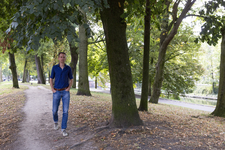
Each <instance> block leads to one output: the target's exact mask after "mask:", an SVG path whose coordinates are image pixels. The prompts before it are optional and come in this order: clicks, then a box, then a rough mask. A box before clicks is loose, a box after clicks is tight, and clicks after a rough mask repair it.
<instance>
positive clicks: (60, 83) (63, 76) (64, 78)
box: [50, 52, 73, 136]
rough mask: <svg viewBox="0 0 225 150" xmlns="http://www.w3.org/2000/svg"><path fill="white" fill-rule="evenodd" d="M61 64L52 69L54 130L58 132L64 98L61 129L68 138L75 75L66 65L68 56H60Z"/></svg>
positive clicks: (63, 54) (62, 53)
mask: <svg viewBox="0 0 225 150" xmlns="http://www.w3.org/2000/svg"><path fill="white" fill-rule="evenodd" d="M58 60H59V64H58V65H55V66H53V67H52V73H51V76H50V86H51V89H52V92H53V105H52V113H53V120H54V129H55V130H57V129H58V128H59V126H58V108H59V104H60V100H61V98H62V103H63V116H62V124H61V129H62V133H63V136H67V135H68V133H67V132H66V128H67V120H68V110H69V103H70V92H69V90H70V88H71V86H72V83H73V74H72V70H71V68H70V66H68V65H66V64H65V61H66V54H65V53H64V52H60V53H59V54H58ZM54 78H55V85H54V86H53V79H54Z"/></svg>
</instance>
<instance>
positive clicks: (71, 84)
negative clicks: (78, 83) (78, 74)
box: [65, 79, 73, 91]
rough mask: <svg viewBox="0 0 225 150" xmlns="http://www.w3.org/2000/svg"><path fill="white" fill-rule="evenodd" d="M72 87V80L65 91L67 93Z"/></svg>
mask: <svg viewBox="0 0 225 150" xmlns="http://www.w3.org/2000/svg"><path fill="white" fill-rule="evenodd" d="M72 85H73V79H70V82H69V86H68V88H67V89H66V90H65V91H69V90H70V88H71V86H72Z"/></svg>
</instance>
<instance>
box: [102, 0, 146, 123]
mask: <svg viewBox="0 0 225 150" xmlns="http://www.w3.org/2000/svg"><path fill="white" fill-rule="evenodd" d="M108 4H109V6H110V8H103V10H102V11H101V12H100V15H101V20H102V23H103V28H104V32H105V37H106V38H105V39H106V50H107V57H108V63H109V74H110V82H111V96H112V117H111V120H110V125H111V126H115V127H128V126H132V125H142V124H143V123H142V120H141V119H140V117H139V114H138V110H137V105H136V101H135V95H134V89H133V83H132V75H131V67H130V61H129V56H128V47H127V39H126V23H125V20H124V19H123V18H121V15H122V14H123V13H124V0H108Z"/></svg>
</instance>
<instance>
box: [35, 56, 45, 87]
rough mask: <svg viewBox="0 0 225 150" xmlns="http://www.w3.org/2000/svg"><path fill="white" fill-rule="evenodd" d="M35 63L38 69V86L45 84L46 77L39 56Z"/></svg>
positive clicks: (36, 57)
mask: <svg viewBox="0 0 225 150" xmlns="http://www.w3.org/2000/svg"><path fill="white" fill-rule="evenodd" d="M35 63H36V69H37V76H38V84H45V77H44V72H43V70H42V66H41V60H40V57H38V56H37V55H35Z"/></svg>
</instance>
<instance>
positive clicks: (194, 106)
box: [90, 88, 215, 112]
mask: <svg viewBox="0 0 225 150" xmlns="http://www.w3.org/2000/svg"><path fill="white" fill-rule="evenodd" d="M90 90H91V91H95V92H102V93H108V94H109V93H110V91H109V90H101V89H94V88H91V89H90ZM135 96H136V98H140V97H141V96H140V95H137V94H135ZM149 98H150V97H149ZM159 103H162V104H169V105H176V106H181V107H187V108H191V109H197V110H203V111H208V112H213V111H214V109H215V107H213V106H207V105H200V104H191V103H186V102H181V101H176V100H169V99H165V98H159Z"/></svg>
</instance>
